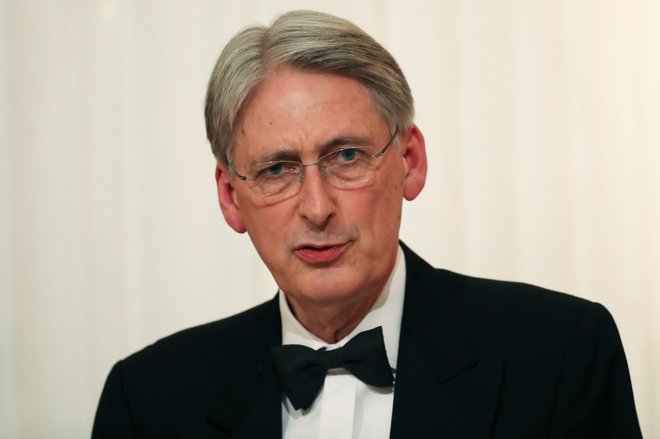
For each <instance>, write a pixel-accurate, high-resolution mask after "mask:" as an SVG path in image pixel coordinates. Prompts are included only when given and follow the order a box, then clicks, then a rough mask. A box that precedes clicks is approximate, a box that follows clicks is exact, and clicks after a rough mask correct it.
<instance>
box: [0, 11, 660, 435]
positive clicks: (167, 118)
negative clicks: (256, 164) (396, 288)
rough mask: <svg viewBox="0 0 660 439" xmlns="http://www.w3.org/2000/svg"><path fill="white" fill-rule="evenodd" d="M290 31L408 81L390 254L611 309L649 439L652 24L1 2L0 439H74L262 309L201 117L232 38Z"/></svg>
mask: <svg viewBox="0 0 660 439" xmlns="http://www.w3.org/2000/svg"><path fill="white" fill-rule="evenodd" d="M184 4H185V6H183V5H184ZM300 7H305V8H314V9H321V10H325V11H328V12H333V13H336V14H339V15H342V16H345V17H347V18H350V19H352V20H354V21H355V22H356V23H358V24H359V25H361V26H363V27H364V28H365V29H366V30H367V31H368V32H370V33H371V34H373V35H374V36H375V37H376V38H377V39H379V40H380V41H381V42H382V43H384V44H385V45H386V46H387V47H388V48H389V49H390V50H391V51H392V52H393V53H394V55H395V57H396V58H397V59H398V60H399V61H400V63H401V65H402V67H403V69H404V71H405V72H406V73H407V75H408V78H409V80H410V83H411V86H412V88H413V92H414V95H415V98H416V101H417V112H418V117H417V121H418V124H419V125H420V127H421V129H422V130H423V132H424V133H425V135H426V139H427V145H428V153H429V158H430V163H429V168H430V175H429V180H428V183H427V187H426V189H425V191H424V193H423V194H422V196H421V197H420V198H419V199H418V200H416V201H415V202H413V203H410V204H408V205H406V208H405V209H406V210H405V213H404V224H403V228H402V237H403V239H404V240H405V241H406V242H407V243H408V244H409V245H411V246H412V247H413V248H414V249H416V250H417V251H418V252H419V253H420V254H421V255H422V256H424V257H425V258H427V259H428V260H429V261H430V262H431V263H433V264H434V265H436V266H442V267H446V268H450V269H453V270H457V271H461V272H464V273H468V274H473V275H480V276H489V277H495V278H506V279H515V280H523V281H527V282H532V283H536V284H540V285H543V286H546V287H549V288H553V289H558V290H562V291H566V292H571V293H573V294H576V295H578V296H581V297H585V298H588V299H591V300H596V301H599V302H602V303H603V304H604V305H606V306H607V307H608V308H609V309H610V311H611V312H612V313H613V315H614V317H615V319H616V320H617V322H618V325H619V330H620V332H621V335H622V338H623V340H624V344H625V346H626V350H627V353H628V358H629V363H630V368H631V371H632V375H633V384H634V389H635V393H636V398H637V403H638V411H639V414H640V419H641V422H642V428H643V430H644V432H645V435H646V436H647V437H660V422H659V421H658V418H657V416H655V417H654V416H653V414H654V413H658V412H659V411H660V400H659V398H660V375H659V372H658V370H660V324H659V323H658V319H657V316H658V315H660V296H659V295H660V232H659V229H660V172H658V167H659V165H660V85H659V82H660V81H659V80H658V78H660V6H659V5H658V2H657V1H656V0H629V1H626V2H602V1H600V0H593V1H588V0H577V1H576V0H537V1H534V2H530V1H526V0H519V1H504V0H497V1H479V0H453V1H450V0H445V1H431V0H429V1H416V2H411V1H400V0H389V1H383V0H377V1H376V0H373V1H360V2H357V1H354V0H351V1H336V2H330V1H321V0H316V1H293V0H291V1H278V2H271V1H266V0H262V1H257V0H252V1H241V2H239V1H235V0H230V1H217V0H206V1H202V0H198V1H193V2H185V3H184V2H179V1H172V0H170V1H156V0H152V1H138V0H104V1H101V0H97V1H88V0H60V1H57V2H52V1H47V0H4V1H0V293H1V294H0V436H2V437H3V438H12V437H22V438H72V437H86V436H88V435H89V430H90V426H91V422H92V417H93V412H94V409H95V406H96V402H97V399H98V396H99V394H100V391H101V386H102V384H103V380H104V378H105V376H106V374H107V372H108V371H109V368H110V367H111V365H112V364H113V362H114V361H116V360H117V359H119V358H121V357H123V356H125V355H127V354H129V353H130V352H133V351H135V350H136V349H139V348H141V347H142V346H144V345H145V344H147V343H150V342H152V341H153V340H155V339H157V338H158V337H161V336H163V335H165V334H168V333H171V332H173V331H176V330H178V329H181V328H184V327H186V326H190V325H194V324H197V323H201V322H205V321H209V320H214V319H217V318H219V317H223V316H226V315H229V314H231V313H234V312H236V311H238V310H241V309H244V308H246V307H248V306H250V305H253V304H255V303H258V302H260V301H262V300H264V299H266V298H268V297H270V296H272V295H273V294H274V293H275V289H276V286H275V284H274V282H273V281H272V279H271V278H270V276H269V274H268V273H267V271H266V270H265V268H264V267H263V266H262V264H261V262H260V261H259V259H258V257H257V255H256V253H255V252H254V250H253V249H252V247H251V245H250V243H249V240H248V238H247V237H246V236H239V235H236V234H234V233H233V232H232V231H231V230H230V229H229V228H228V227H227V226H226V225H225V224H224V222H223V220H222V218H221V215H220V212H219V209H218V208H217V205H216V200H215V194H214V187H213V166H214V163H213V159H212V156H211V154H210V148H209V146H208V145H207V143H206V141H205V137H204V128H203V120H202V101H203V96H204V88H205V83H206V80H207V77H208V74H209V72H210V69H211V67H212V65H213V63H214V61H215V58H216V57H217V55H218V53H219V51H220V49H221V47H222V46H223V45H224V43H225V42H226V41H227V39H228V38H229V37H230V36H231V35H232V34H233V33H235V32H236V31H237V30H238V28H239V27H242V26H243V25H246V24H248V23H252V22H267V21H270V19H271V18H272V17H273V16H274V15H276V14H277V13H280V12H283V11H285V10H288V9H293V8H300Z"/></svg>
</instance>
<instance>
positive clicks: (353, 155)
mask: <svg viewBox="0 0 660 439" xmlns="http://www.w3.org/2000/svg"><path fill="white" fill-rule="evenodd" d="M359 154H360V151H359V150H357V149H355V148H346V149H342V150H341V151H338V152H337V158H338V159H339V160H340V161H344V162H352V161H355V160H356V159H357V158H358V155H359Z"/></svg>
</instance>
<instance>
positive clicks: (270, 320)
mask: <svg viewBox="0 0 660 439" xmlns="http://www.w3.org/2000/svg"><path fill="white" fill-rule="evenodd" d="M254 317H255V320H258V324H257V325H255V326H257V329H256V330H254V331H252V332H251V333H246V334H243V335H242V337H243V338H244V340H243V342H244V343H250V350H251V351H252V352H255V353H256V355H255V357H254V363H252V364H242V365H241V367H240V373H242V374H244V375H242V376H241V377H236V379H224V380H221V382H222V383H223V384H222V385H221V386H220V387H219V388H218V389H217V391H216V397H215V400H214V401H213V403H212V404H211V406H210V409H209V412H208V416H207V419H208V421H209V424H210V426H212V427H213V428H214V429H215V430H216V431H217V432H218V433H222V435H218V436H217V437H218V438H221V437H226V438H232V439H241V438H257V437H258V438H263V439H268V438H273V439H280V438H281V437H282V412H281V410H282V408H281V392H280V387H279V382H278V380H277V376H276V375H275V372H274V369H273V364H272V360H271V355H270V352H271V350H272V348H274V347H275V346H279V345H280V344H282V329H281V322H280V313H279V306H278V302H277V297H275V299H274V300H272V301H270V302H268V304H267V305H266V308H265V309H264V310H263V313H262V314H260V315H255V316H254ZM209 437H213V436H209Z"/></svg>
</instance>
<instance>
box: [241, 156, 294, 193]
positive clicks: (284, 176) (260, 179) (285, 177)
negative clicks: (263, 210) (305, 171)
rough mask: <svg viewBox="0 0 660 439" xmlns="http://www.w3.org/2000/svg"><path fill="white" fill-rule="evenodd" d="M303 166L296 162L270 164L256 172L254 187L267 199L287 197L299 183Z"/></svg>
mask: <svg viewBox="0 0 660 439" xmlns="http://www.w3.org/2000/svg"><path fill="white" fill-rule="evenodd" d="M301 172H302V165H301V164H300V163H296V162H269V163H266V164H264V165H263V166H261V167H260V168H259V169H257V170H255V174H254V177H253V179H252V185H253V186H254V187H255V188H256V189H258V190H259V191H260V192H261V193H262V194H263V195H265V196H267V197H275V196H279V195H280V194H284V196H286V195H287V194H288V192H289V191H291V190H292V189H294V190H295V188H296V186H297V185H298V183H299V180H300V175H301Z"/></svg>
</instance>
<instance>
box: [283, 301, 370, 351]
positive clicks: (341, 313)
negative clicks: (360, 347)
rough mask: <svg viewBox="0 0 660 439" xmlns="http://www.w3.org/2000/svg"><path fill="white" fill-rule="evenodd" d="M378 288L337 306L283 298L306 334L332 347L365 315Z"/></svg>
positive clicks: (336, 304) (335, 304)
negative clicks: (306, 331)
mask: <svg viewBox="0 0 660 439" xmlns="http://www.w3.org/2000/svg"><path fill="white" fill-rule="evenodd" d="M380 292H381V288H378V289H376V290H374V291H373V292H372V293H370V294H369V295H367V296H363V297H360V298H357V299H355V300H352V301H349V302H344V301H342V302H341V303H329V304H328V303H323V304H318V303H309V302H301V301H299V300H296V299H295V298H293V297H287V302H288V303H289V308H291V311H292V312H293V315H294V316H295V317H296V319H297V320H298V321H299V322H300V324H301V325H303V326H304V327H305V329H307V330H308V331H309V332H311V333H312V334H314V335H315V336H317V337H318V338H320V339H321V340H323V341H325V342H326V343H330V344H334V343H337V342H338V341H340V340H341V339H343V338H344V337H346V336H347V335H348V334H350V333H351V331H353V330H354V329H355V328H356V327H357V325H358V324H359V323H360V322H361V321H362V319H363V318H364V317H365V316H366V315H367V313H368V312H369V310H370V309H371V306H372V305H373V304H374V302H376V299H378V296H379V295H380Z"/></svg>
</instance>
